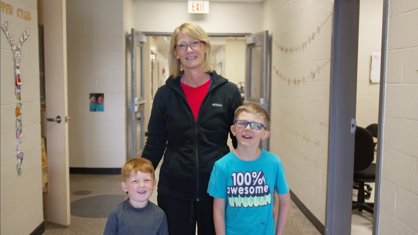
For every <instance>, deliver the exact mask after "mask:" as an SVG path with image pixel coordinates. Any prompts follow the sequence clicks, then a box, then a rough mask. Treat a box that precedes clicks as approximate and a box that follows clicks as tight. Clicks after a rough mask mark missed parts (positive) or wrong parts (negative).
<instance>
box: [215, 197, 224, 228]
mask: <svg viewBox="0 0 418 235" xmlns="http://www.w3.org/2000/svg"><path fill="white" fill-rule="evenodd" d="M213 222H214V223H215V232H216V235H225V234H226V232H225V199H223V198H214V199H213Z"/></svg>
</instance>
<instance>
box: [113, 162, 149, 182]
mask: <svg viewBox="0 0 418 235" xmlns="http://www.w3.org/2000/svg"><path fill="white" fill-rule="evenodd" d="M138 172H143V173H149V174H150V175H151V177H152V179H153V180H155V170H154V166H153V165H152V163H151V161H150V160H148V159H145V158H142V157H136V158H132V159H129V160H128V161H126V163H125V164H124V165H123V167H122V170H121V177H122V180H123V181H126V180H127V179H129V178H130V177H131V175H132V174H136V173H138Z"/></svg>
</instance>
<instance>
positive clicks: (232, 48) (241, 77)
mask: <svg viewBox="0 0 418 235" xmlns="http://www.w3.org/2000/svg"><path fill="white" fill-rule="evenodd" d="M245 50H246V45H245V40H244V39H237V40H235V39H227V40H225V62H224V65H223V66H224V71H225V77H226V78H228V79H229V80H230V81H232V82H233V83H235V84H238V83H239V82H245Z"/></svg>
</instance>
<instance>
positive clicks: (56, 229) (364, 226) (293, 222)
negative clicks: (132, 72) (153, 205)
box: [44, 174, 373, 235]
mask: <svg viewBox="0 0 418 235" xmlns="http://www.w3.org/2000/svg"><path fill="white" fill-rule="evenodd" d="M70 193H71V195H70V199H71V204H72V205H71V208H72V214H71V225H70V226H68V227H66V226H60V225H55V224H52V223H48V222H46V223H45V233H44V234H45V235H62V234H89V235H94V234H102V233H103V229H104V226H105V224H106V220H107V218H106V217H107V214H108V211H109V210H110V209H111V208H113V205H109V206H103V205H106V204H112V203H115V204H116V202H114V199H115V197H116V199H117V198H118V197H119V196H120V199H121V200H122V198H123V196H124V195H123V193H122V192H121V189H120V178H119V175H81V174H72V175H71V176H70ZM100 196H102V197H100ZM103 196H108V198H109V200H110V199H112V200H113V201H112V202H110V203H109V202H108V203H102V204H100V203H99V204H100V205H101V206H99V207H100V209H101V211H99V212H97V213H98V214H97V213H96V215H93V216H92V215H88V213H89V212H92V210H95V209H93V208H88V207H90V206H91V207H94V205H93V204H89V205H90V206H87V208H86V207H84V209H87V210H82V209H83V205H82V204H80V202H82V201H83V200H84V199H88V198H89V197H96V198H98V199H97V200H98V201H99V200H106V197H103ZM151 201H153V202H156V192H154V194H153V196H152V198H151ZM96 204H97V203H96ZM83 213H84V214H83ZM367 214H368V213H364V212H363V213H354V214H353V217H352V218H353V225H352V233H351V234H353V235H371V234H372V220H373V217H372V216H371V215H367ZM285 234H286V235H293V234H294V235H319V234H320V233H319V232H318V231H317V230H316V228H315V227H314V226H313V225H312V224H311V223H310V221H309V220H308V219H307V218H306V217H305V216H304V215H303V214H302V212H301V211H300V210H299V209H298V208H297V207H296V205H295V204H294V203H293V202H292V204H291V207H290V210H289V216H288V222H287V224H286V229H285Z"/></svg>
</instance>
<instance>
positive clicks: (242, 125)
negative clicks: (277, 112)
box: [234, 120, 266, 130]
mask: <svg viewBox="0 0 418 235" xmlns="http://www.w3.org/2000/svg"><path fill="white" fill-rule="evenodd" d="M234 124H235V126H237V127H240V128H247V126H248V125H250V128H251V129H253V130H262V129H266V126H264V124H262V123H259V122H249V121H245V120H236V121H235V122H234Z"/></svg>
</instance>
